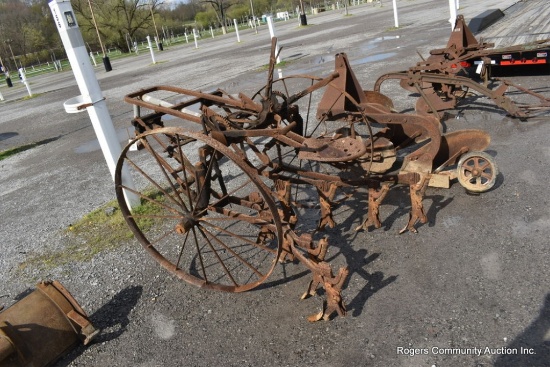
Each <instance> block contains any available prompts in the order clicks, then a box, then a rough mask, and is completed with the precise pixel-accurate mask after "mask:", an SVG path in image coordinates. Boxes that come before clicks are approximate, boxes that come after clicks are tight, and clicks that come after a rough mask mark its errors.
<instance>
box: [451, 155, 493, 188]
mask: <svg viewBox="0 0 550 367" xmlns="http://www.w3.org/2000/svg"><path fill="white" fill-rule="evenodd" d="M497 175H498V168H497V165H496V163H495V161H494V158H493V157H491V156H490V155H489V154H487V153H485V152H468V153H466V154H464V155H463V156H462V157H461V158H460V160H459V161H458V164H457V177H458V182H460V184H461V185H462V186H463V187H464V188H465V189H466V190H467V191H470V192H476V193H479V192H485V191H488V190H490V189H491V188H492V187H493V186H494V185H495V182H496V178H497Z"/></svg>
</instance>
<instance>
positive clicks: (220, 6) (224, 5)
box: [201, 0, 234, 34]
mask: <svg viewBox="0 0 550 367" xmlns="http://www.w3.org/2000/svg"><path fill="white" fill-rule="evenodd" d="M201 3H203V4H210V5H212V7H213V8H214V11H215V12H216V18H217V19H218V22H219V23H220V26H221V28H222V32H223V34H226V33H227V25H226V13H227V9H229V7H231V6H232V5H234V3H233V2H231V1H229V0H201Z"/></svg>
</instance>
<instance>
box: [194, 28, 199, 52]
mask: <svg viewBox="0 0 550 367" xmlns="http://www.w3.org/2000/svg"><path fill="white" fill-rule="evenodd" d="M195 32H196V29H195V28H193V39H194V40H195V48H199V44H198V42H197V34H196V33H195Z"/></svg>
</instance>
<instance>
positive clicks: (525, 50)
mask: <svg viewBox="0 0 550 367" xmlns="http://www.w3.org/2000/svg"><path fill="white" fill-rule="evenodd" d="M493 46H494V44H491V43H486V42H478V40H477V39H476V38H475V36H474V35H473V34H472V32H471V31H470V29H469V28H468V26H467V25H466V23H465V21H464V18H463V16H461V15H459V16H458V17H457V20H456V24H455V27H454V30H453V32H452V33H451V36H450V38H449V41H448V43H447V46H446V47H445V48H443V49H435V50H432V51H430V56H429V57H428V58H427V59H425V60H422V61H420V62H418V63H417V65H416V66H413V67H410V68H409V69H408V70H406V71H400V72H392V73H387V74H383V75H381V76H380V77H379V78H378V79H377V80H376V82H375V85H374V91H377V92H380V90H381V87H382V84H383V83H384V82H385V81H387V80H398V81H399V84H400V85H401V87H402V88H404V89H406V90H407V91H410V92H412V93H418V94H419V96H420V97H419V98H418V100H417V103H416V112H417V113H420V114H426V113H431V114H433V115H434V116H436V117H441V112H443V111H445V110H449V109H454V108H456V107H457V105H458V104H459V103H460V102H461V101H464V100H466V99H467V97H469V96H471V92H474V93H475V94H477V95H480V96H484V97H487V98H489V99H490V100H492V101H493V102H494V103H495V104H496V105H497V106H498V107H499V108H502V109H504V110H505V111H506V112H507V113H508V114H509V115H510V116H512V117H516V118H520V119H526V118H529V117H531V116H533V113H535V112H537V111H541V110H543V111H546V110H548V109H549V108H550V98H547V97H545V96H544V95H542V94H540V93H537V92H535V91H533V90H530V89H528V88H525V87H523V86H521V85H519V84H516V83H514V82H512V81H510V80H504V79H500V78H492V77H491V69H492V68H493V67H500V68H506V67H512V66H522V67H531V66H537V67H540V66H545V65H546V66H547V65H548V63H549V62H550V54H549V53H550V40H549V39H546V40H541V41H536V42H533V43H530V44H525V45H516V46H509V47H505V48H497V49H495V48H493ZM545 71H546V72H548V68H546V70H545ZM518 94H521V95H523V97H524V98H522V100H521V101H520V100H515V98H514V99H512V98H511V97H510V96H512V95H518Z"/></svg>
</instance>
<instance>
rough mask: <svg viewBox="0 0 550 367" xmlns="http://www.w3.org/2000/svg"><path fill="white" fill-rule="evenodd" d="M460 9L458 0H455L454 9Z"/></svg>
mask: <svg viewBox="0 0 550 367" xmlns="http://www.w3.org/2000/svg"><path fill="white" fill-rule="evenodd" d="M458 9H460V0H456V10H458Z"/></svg>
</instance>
